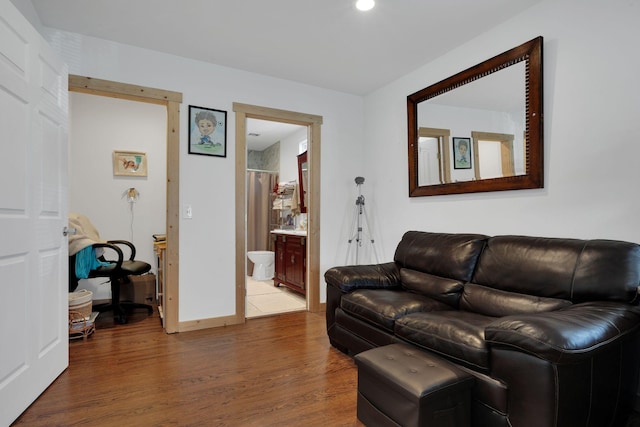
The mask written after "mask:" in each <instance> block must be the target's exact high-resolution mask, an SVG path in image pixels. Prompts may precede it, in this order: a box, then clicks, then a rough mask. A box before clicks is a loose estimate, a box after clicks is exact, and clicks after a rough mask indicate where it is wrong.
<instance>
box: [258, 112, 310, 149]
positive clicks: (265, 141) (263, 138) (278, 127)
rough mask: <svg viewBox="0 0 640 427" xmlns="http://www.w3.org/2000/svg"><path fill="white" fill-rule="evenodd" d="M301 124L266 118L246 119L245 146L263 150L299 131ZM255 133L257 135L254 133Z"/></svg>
mask: <svg viewBox="0 0 640 427" xmlns="http://www.w3.org/2000/svg"><path fill="white" fill-rule="evenodd" d="M301 128H302V126H299V125H290V124H288V123H280V122H271V121H267V120H258V119H247V148H249V149H250V150H257V151H263V150H264V149H265V148H268V147H270V146H271V145H273V144H275V143H276V142H278V141H282V140H283V139H285V138H286V137H288V136H289V135H292V134H293V133H295V132H297V131H299V130H300V129H301ZM255 134H257V135H255Z"/></svg>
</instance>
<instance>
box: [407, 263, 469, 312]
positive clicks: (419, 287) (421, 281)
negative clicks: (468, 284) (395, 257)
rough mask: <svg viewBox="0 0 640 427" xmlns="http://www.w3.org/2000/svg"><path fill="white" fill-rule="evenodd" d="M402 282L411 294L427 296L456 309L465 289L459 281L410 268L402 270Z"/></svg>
mask: <svg viewBox="0 0 640 427" xmlns="http://www.w3.org/2000/svg"><path fill="white" fill-rule="evenodd" d="M400 281H401V282H402V287H403V288H404V289H406V290H408V291H409V292H415V293H418V294H421V295H426V296H428V297H431V298H433V299H435V300H438V301H440V302H443V303H445V304H449V305H450V306H452V307H456V308H457V307H458V300H459V299H460V293H461V292H462V289H463V287H464V285H463V283H462V282H461V281H459V280H455V279H446V278H443V277H439V276H434V275H433V274H429V273H422V272H420V271H416V270H411V269H408V268H402V269H400Z"/></svg>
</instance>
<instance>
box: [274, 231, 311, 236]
mask: <svg viewBox="0 0 640 427" xmlns="http://www.w3.org/2000/svg"><path fill="white" fill-rule="evenodd" d="M271 232H272V233H275V234H292V235H294V236H306V235H307V230H271Z"/></svg>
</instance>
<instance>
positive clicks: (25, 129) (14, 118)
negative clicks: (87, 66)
mask: <svg viewBox="0 0 640 427" xmlns="http://www.w3.org/2000/svg"><path fill="white" fill-rule="evenodd" d="M67 74H68V73H67V68H66V66H65V65H64V64H63V63H62V61H61V60H59V59H58V58H57V57H56V56H55V55H54V54H53V51H52V50H51V49H50V47H49V46H48V45H47V44H46V43H45V41H44V40H43V39H42V38H41V37H40V35H39V34H38V33H37V32H36V30H35V29H34V28H33V27H32V26H31V25H30V24H29V23H28V22H27V20H26V19H25V18H24V17H23V16H22V14H20V13H19V12H18V11H17V10H16V9H15V7H14V6H13V5H12V4H11V3H10V2H9V1H1V2H0V159H2V167H0V426H6V425H9V424H11V422H13V421H14V420H15V419H16V418H17V417H18V416H19V415H20V414H21V413H22V412H23V411H24V410H25V409H26V408H27V407H28V406H29V405H30V404H31V403H32V402H33V401H34V400H35V399H36V398H37V397H38V396H39V395H40V393H42V392H43V391H44V389H45V388H46V387H47V386H48V385H49V384H51V382H53V380H55V379H56V377H57V376H58V375H60V373H61V372H62V371H63V370H64V369H65V368H66V367H67V366H68V363H69V341H68V326H67V319H68V314H67V306H68V301H67V300H68V298H67V292H68V285H67V280H68V279H67V277H68V276H67V275H68V256H67V251H68V248H67V239H66V237H64V236H63V234H62V232H63V228H64V226H66V225H67V210H68V208H67V126H68V125H67V121H68V120H67V101H68V95H67V87H68V76H67Z"/></svg>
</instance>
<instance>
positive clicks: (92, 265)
mask: <svg viewBox="0 0 640 427" xmlns="http://www.w3.org/2000/svg"><path fill="white" fill-rule="evenodd" d="M108 265H111V263H109V262H104V261H100V260H99V259H98V257H97V256H96V250H95V248H94V247H93V246H87V247H86V248H84V249H80V250H79V251H78V252H76V277H77V278H78V279H86V278H87V277H89V272H90V271H91V270H95V269H96V268H98V267H106V266H108Z"/></svg>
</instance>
